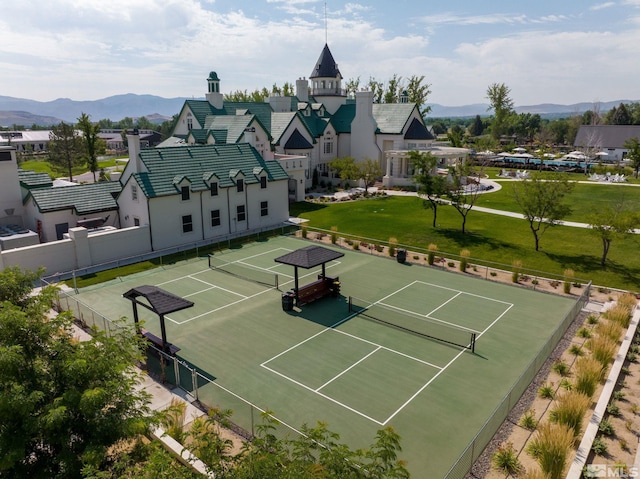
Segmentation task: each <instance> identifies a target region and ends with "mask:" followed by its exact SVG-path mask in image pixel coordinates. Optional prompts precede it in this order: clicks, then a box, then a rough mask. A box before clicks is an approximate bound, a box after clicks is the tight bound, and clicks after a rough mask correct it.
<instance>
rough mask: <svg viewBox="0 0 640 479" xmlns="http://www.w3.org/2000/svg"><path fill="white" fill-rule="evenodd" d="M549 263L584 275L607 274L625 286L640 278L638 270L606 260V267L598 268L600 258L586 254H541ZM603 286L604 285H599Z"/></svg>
mask: <svg viewBox="0 0 640 479" xmlns="http://www.w3.org/2000/svg"><path fill="white" fill-rule="evenodd" d="M543 253H544V254H545V255H546V256H547V257H548V258H549V259H550V260H551V261H554V262H555V263H557V264H559V265H561V266H562V267H563V268H564V269H567V268H570V269H573V270H574V271H581V272H583V274H585V275H589V274H590V273H596V274H600V273H603V272H608V273H610V274H612V275H615V276H617V277H619V278H620V280H621V281H624V283H625V284H635V283H636V282H637V278H638V277H640V268H637V267H629V266H626V265H623V264H620V263H616V262H614V261H609V260H607V262H606V265H605V266H604V267H603V266H600V258H596V257H595V256H592V255H586V254H573V255H572V254H554V253H549V252H543ZM601 286H605V285H601Z"/></svg>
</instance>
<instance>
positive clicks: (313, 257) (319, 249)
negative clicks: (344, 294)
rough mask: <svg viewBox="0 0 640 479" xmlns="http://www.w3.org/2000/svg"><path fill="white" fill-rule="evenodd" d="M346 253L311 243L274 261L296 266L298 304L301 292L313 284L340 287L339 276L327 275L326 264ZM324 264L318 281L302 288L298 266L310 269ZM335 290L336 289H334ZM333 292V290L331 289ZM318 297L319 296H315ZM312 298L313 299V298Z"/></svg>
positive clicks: (296, 297) (295, 291) (295, 290)
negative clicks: (331, 276)
mask: <svg viewBox="0 0 640 479" xmlns="http://www.w3.org/2000/svg"><path fill="white" fill-rule="evenodd" d="M343 256H344V253H341V252H340V251H334V250H332V249H329V248H325V247H323V246H317V245H311V246H305V247H304V248H300V249H297V250H295V251H292V252H291V253H287V254H285V255H282V256H279V257H278V258H276V259H275V260H274V261H275V262H276V263H282V264H288V265H290V266H293V267H294V278H295V283H294V293H295V299H296V304H298V305H299V304H300V303H301V298H300V296H301V294H300V293H301V292H302V290H303V289H304V288H307V289H308V287H309V286H312V285H326V284H333V285H334V286H335V287H338V283H337V278H328V277H327V275H326V268H325V265H326V263H328V262H329V261H333V260H335V259H338V258H342V257H343ZM320 265H322V273H321V274H320V275H319V276H318V281H316V282H314V283H311V284H310V285H305V286H304V287H303V289H302V290H301V288H300V286H299V280H298V268H304V269H310V268H314V267H316V266H320ZM333 291H335V289H334V290H333ZM329 292H331V291H329ZM313 299H317V298H313ZM311 300H312V299H311ZM304 302H309V301H304Z"/></svg>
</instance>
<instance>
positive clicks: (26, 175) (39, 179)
mask: <svg viewBox="0 0 640 479" xmlns="http://www.w3.org/2000/svg"><path fill="white" fill-rule="evenodd" d="M18 178H19V179H20V185H21V186H22V187H24V188H27V189H32V188H51V186H53V181H51V178H50V177H49V175H48V174H47V173H38V172H35V171H30V170H23V169H22V168H18Z"/></svg>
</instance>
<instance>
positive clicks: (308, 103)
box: [163, 45, 464, 200]
mask: <svg viewBox="0 0 640 479" xmlns="http://www.w3.org/2000/svg"><path fill="white" fill-rule="evenodd" d="M342 78H343V77H342V74H341V73H340V70H339V69H338V66H337V64H336V62H335V60H334V58H333V55H332V54H331V51H330V50H329V47H328V46H327V45H325V46H324V48H323V50H322V52H321V54H320V57H319V58H318V61H317V62H316V64H315V67H314V69H313V71H312V73H311V76H310V77H309V80H307V79H305V78H300V79H298V80H296V95H295V96H292V97H285V96H272V97H270V98H269V99H268V101H266V102H264V103H256V102H228V101H224V96H223V94H222V93H221V89H220V83H221V82H220V78H219V77H218V75H217V73H216V72H211V73H210V74H209V77H208V78H207V93H206V95H205V100H187V101H185V103H184V105H183V107H182V110H181V111H180V113H179V115H178V120H177V122H176V126H175V129H174V131H173V133H172V136H173V137H174V138H172V139H170V140H167V141H166V142H164V143H163V145H167V146H168V145H173V146H181V145H193V144H208V145H225V144H234V143H235V144H238V143H249V144H250V145H251V146H253V147H254V148H255V149H256V150H257V151H258V152H259V153H260V155H261V156H262V157H263V158H264V159H267V160H271V159H279V155H287V158H292V157H299V158H305V159H306V163H307V166H306V168H305V169H304V170H303V171H300V172H297V173H296V177H295V181H294V182H293V183H295V184H296V185H300V180H301V179H303V186H304V188H310V187H311V186H312V178H313V172H314V170H315V171H317V172H318V175H319V176H320V177H325V178H327V181H332V182H337V181H339V180H337V179H335V172H332V171H330V168H329V166H328V165H329V162H330V161H331V160H333V159H334V158H337V157H345V156H351V157H354V158H355V159H356V160H358V161H362V160H364V159H366V158H370V159H373V160H375V161H377V162H379V164H380V167H381V169H382V171H383V172H386V173H387V175H389V174H391V175H393V174H394V171H396V170H397V169H394V168H393V167H389V165H388V164H387V163H388V160H387V152H391V151H404V150H410V149H413V148H418V147H420V148H422V149H425V148H427V147H428V145H430V144H431V143H432V142H433V141H434V137H433V135H432V134H431V133H430V132H429V130H428V129H427V128H426V126H425V125H424V121H423V119H422V116H421V114H420V111H419V109H418V107H417V105H416V104H414V103H407V102H406V97H403V99H402V101H401V103H382V104H374V103H373V93H372V92H369V91H361V92H356V93H355V95H354V96H355V98H349V97H348V96H347V93H346V90H345V89H343V88H342ZM458 153H459V154H460V155H462V156H464V152H462V151H460V152H458ZM280 161H282V160H281V159H280ZM397 171H400V170H397ZM407 181H410V180H408V179H407V177H406V175H404V174H403V176H401V177H399V178H396V179H390V180H387V183H388V184H398V183H406V182H407ZM296 199H298V200H299V199H302V198H300V195H296Z"/></svg>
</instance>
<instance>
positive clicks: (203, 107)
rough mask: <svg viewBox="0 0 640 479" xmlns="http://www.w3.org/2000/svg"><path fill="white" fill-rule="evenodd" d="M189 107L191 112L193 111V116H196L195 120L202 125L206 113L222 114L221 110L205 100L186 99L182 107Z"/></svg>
mask: <svg viewBox="0 0 640 479" xmlns="http://www.w3.org/2000/svg"><path fill="white" fill-rule="evenodd" d="M187 106H188V107H189V109H190V110H191V113H193V116H195V117H196V120H198V123H200V125H201V126H204V123H205V120H206V118H207V116H208V115H221V114H222V115H224V112H223V110H218V109H217V108H214V107H213V106H212V105H211V103H209V102H208V101H206V100H186V101H185V102H184V106H183V109H184V108H185V107H187Z"/></svg>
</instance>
